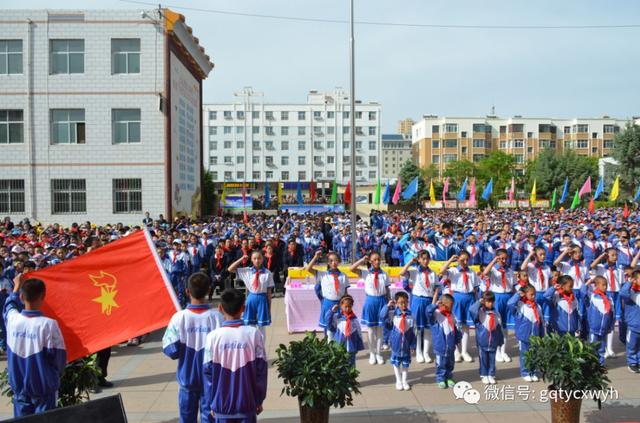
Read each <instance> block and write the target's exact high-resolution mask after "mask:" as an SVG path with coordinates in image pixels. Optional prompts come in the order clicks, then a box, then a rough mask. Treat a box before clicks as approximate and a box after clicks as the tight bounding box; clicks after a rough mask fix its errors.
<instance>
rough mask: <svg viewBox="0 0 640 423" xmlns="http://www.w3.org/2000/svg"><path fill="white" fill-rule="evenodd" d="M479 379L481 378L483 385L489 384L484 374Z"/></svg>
mask: <svg viewBox="0 0 640 423" xmlns="http://www.w3.org/2000/svg"><path fill="white" fill-rule="evenodd" d="M480 380H482V383H483V384H485V385H488V384H489V378H488V377H486V376H480Z"/></svg>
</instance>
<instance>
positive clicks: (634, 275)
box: [631, 270, 640, 279]
mask: <svg viewBox="0 0 640 423" xmlns="http://www.w3.org/2000/svg"><path fill="white" fill-rule="evenodd" d="M631 277H632V278H633V279H637V278H638V277H640V270H634V271H633V272H631Z"/></svg>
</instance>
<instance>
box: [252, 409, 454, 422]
mask: <svg viewBox="0 0 640 423" xmlns="http://www.w3.org/2000/svg"><path fill="white" fill-rule="evenodd" d="M391 420H393V422H394V423H444V422H445V420H443V419H441V418H440V417H439V416H438V415H437V413H435V412H426V411H416V410H413V409H408V408H390V409H388V410H380V411H376V412H374V413H371V414H370V415H368V416H367V415H365V413H363V412H362V411H359V412H354V413H339V414H338V413H335V414H333V413H332V414H331V415H330V416H329V421H331V422H340V423H362V422H371V423H388V422H389V421H391ZM258 422H261V423H262V422H265V423H299V422H300V418H299V417H287V418H282V417H273V418H268V419H261V418H260V417H258Z"/></svg>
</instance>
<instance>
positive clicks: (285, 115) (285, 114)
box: [280, 112, 289, 120]
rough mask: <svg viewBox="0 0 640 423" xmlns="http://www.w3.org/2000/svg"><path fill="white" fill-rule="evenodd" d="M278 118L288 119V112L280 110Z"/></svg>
mask: <svg viewBox="0 0 640 423" xmlns="http://www.w3.org/2000/svg"><path fill="white" fill-rule="evenodd" d="M280 120H289V112H280Z"/></svg>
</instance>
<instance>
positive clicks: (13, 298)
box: [4, 293, 67, 417]
mask: <svg viewBox="0 0 640 423" xmlns="http://www.w3.org/2000/svg"><path fill="white" fill-rule="evenodd" d="M23 307H24V306H23V304H22V302H21V301H20V296H19V294H18V293H12V294H11V295H9V298H7V300H6V302H5V305H4V320H5V324H6V328H7V368H8V370H9V386H11V390H12V391H13V395H14V396H13V413H14V416H15V417H20V416H27V415H30V414H35V413H41V412H43V411H47V410H51V409H54V408H55V407H56V403H57V399H58V398H57V391H58V388H59V387H60V376H62V372H63V370H64V366H65V364H66V362H67V352H66V350H65V347H64V339H63V338H62V333H61V332H60V328H59V327H58V323H57V322H56V321H55V320H53V319H50V318H48V317H45V316H43V315H42V313H41V312H40V311H28V310H23Z"/></svg>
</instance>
